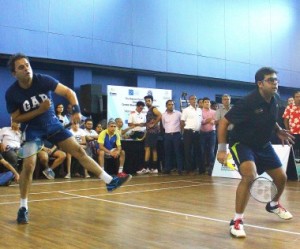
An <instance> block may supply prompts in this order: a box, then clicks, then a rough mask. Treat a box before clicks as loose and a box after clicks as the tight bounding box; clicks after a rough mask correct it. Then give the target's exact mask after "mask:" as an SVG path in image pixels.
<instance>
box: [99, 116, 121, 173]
mask: <svg viewBox="0 0 300 249" xmlns="http://www.w3.org/2000/svg"><path fill="white" fill-rule="evenodd" d="M116 129H117V125H116V122H115V121H113V120H111V121H109V122H108V124H107V129H106V130H104V131H102V132H101V133H100V135H99V138H98V143H99V147H100V151H99V157H98V160H99V164H100V166H101V167H102V168H104V164H105V161H104V159H105V158H110V159H113V160H114V161H116V160H118V162H115V163H118V165H117V168H116V169H112V168H107V172H108V173H109V172H111V173H110V174H115V175H116V174H118V172H120V173H122V172H123V166H124V162H125V151H124V150H122V147H121V139H120V135H119V134H118V133H117V132H116Z"/></svg>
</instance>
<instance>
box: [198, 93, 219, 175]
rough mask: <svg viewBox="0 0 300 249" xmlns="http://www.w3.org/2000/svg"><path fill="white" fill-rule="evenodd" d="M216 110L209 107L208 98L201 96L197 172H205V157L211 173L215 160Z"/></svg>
mask: <svg viewBox="0 0 300 249" xmlns="http://www.w3.org/2000/svg"><path fill="white" fill-rule="evenodd" d="M215 116H216V111H215V110H212V109H211V108H210V99H209V98H207V97H205V98H203V108H202V118H203V119H202V122H201V128H200V144H201V165H200V168H199V174H203V173H205V171H206V169H205V167H206V165H205V159H206V158H207V163H208V165H207V166H208V174H209V175H211V173H212V170H213V167H214V162H215V145H216V125H215Z"/></svg>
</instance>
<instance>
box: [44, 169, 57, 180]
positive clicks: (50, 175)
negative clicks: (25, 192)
mask: <svg viewBox="0 0 300 249" xmlns="http://www.w3.org/2000/svg"><path fill="white" fill-rule="evenodd" d="M43 174H44V176H46V178H47V179H49V180H53V179H54V178H55V173H54V172H53V170H52V169H51V168H48V169H45V170H43Z"/></svg>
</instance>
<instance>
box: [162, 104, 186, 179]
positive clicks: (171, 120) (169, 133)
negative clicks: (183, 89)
mask: <svg viewBox="0 0 300 249" xmlns="http://www.w3.org/2000/svg"><path fill="white" fill-rule="evenodd" d="M166 107H167V109H166V112H164V113H163V114H162V119H161V121H162V125H163V128H164V129H165V134H164V150H165V170H164V172H163V173H165V174H170V173H171V170H172V168H173V167H172V166H173V160H172V159H173V158H174V154H175V157H176V164H177V170H178V174H180V175H181V174H182V170H183V155H182V150H181V143H182V141H181V132H180V131H181V128H180V120H181V113H180V112H179V111H176V110H174V101H173V100H168V101H167V102H166Z"/></svg>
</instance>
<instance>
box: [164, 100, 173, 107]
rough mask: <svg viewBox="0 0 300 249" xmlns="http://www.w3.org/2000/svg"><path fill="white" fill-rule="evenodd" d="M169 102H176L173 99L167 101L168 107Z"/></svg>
mask: <svg viewBox="0 0 300 249" xmlns="http://www.w3.org/2000/svg"><path fill="white" fill-rule="evenodd" d="M169 102H172V103H174V100H172V99H169V100H167V101H166V106H167V105H168V104H169Z"/></svg>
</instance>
